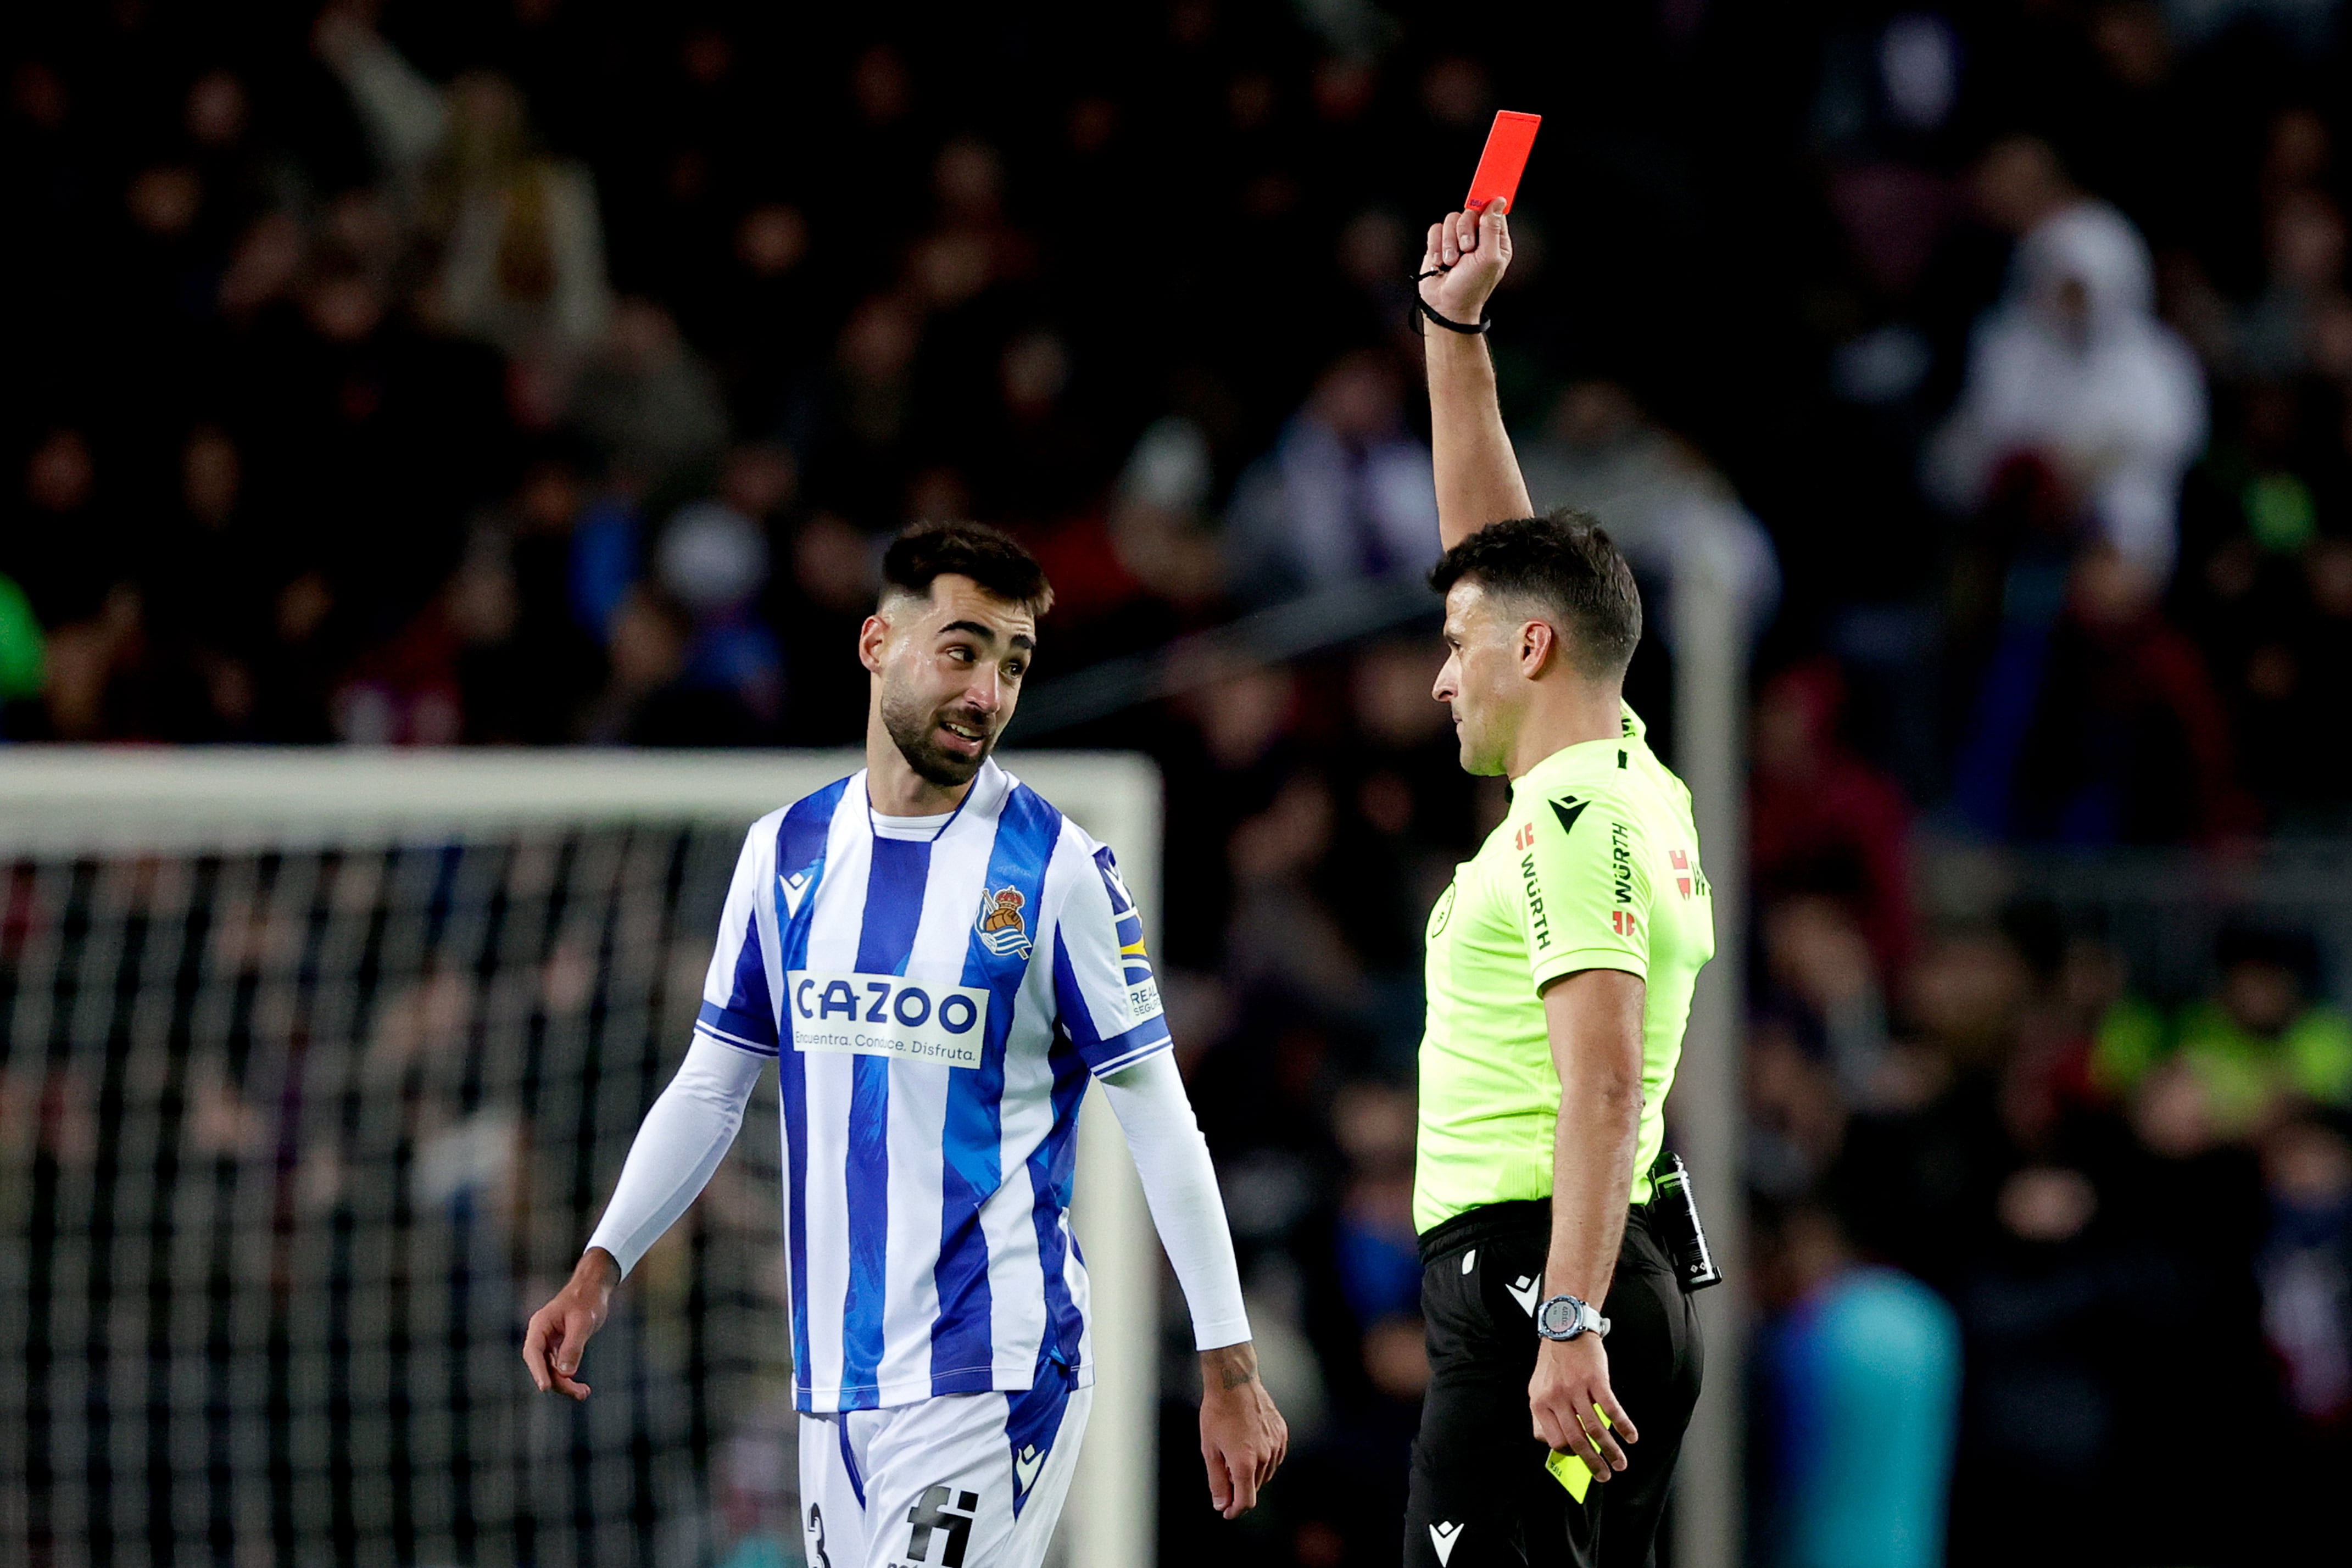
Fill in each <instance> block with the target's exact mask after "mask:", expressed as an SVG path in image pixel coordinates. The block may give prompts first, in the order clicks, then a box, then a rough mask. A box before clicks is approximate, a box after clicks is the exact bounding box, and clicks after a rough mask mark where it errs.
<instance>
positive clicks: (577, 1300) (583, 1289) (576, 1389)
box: [522, 1247, 621, 1399]
mask: <svg viewBox="0 0 2352 1568" xmlns="http://www.w3.org/2000/svg"><path fill="white" fill-rule="evenodd" d="M620 1282H621V1266H620V1264H619V1263H617V1262H615V1261H614V1259H613V1255H612V1254H611V1253H610V1252H607V1251H605V1250H604V1249H603V1248H602V1247H592V1248H590V1249H588V1250H587V1251H586V1252H585V1253H583V1254H582V1256H581V1259H580V1263H579V1266H578V1267H577V1268H575V1269H573V1270H572V1280H571V1282H570V1283H569V1284H567V1285H565V1286H564V1287H563V1289H562V1290H560V1291H556V1292H555V1299H554V1300H553V1301H550V1302H548V1303H547V1305H545V1306H543V1307H541V1308H540V1309H539V1311H537V1312H533V1313H531V1314H530V1329H529V1330H527V1331H526V1332H525V1333H524V1334H523V1336H522V1364H524V1365H525V1366H527V1367H529V1368H530V1380H531V1381H532V1382H533V1383H536V1384H537V1385H539V1391H540V1392H541V1394H546V1393H549V1392H553V1393H557V1394H564V1395H569V1396H571V1397H572V1398H574V1399H585V1398H587V1397H588V1385H586V1384H584V1383H582V1382H580V1381H578V1380H577V1379H575V1378H574V1377H573V1376H572V1374H573V1373H575V1372H577V1371H579V1370H580V1354H581V1353H582V1352H583V1351H584V1350H586V1349H587V1348H588V1341H589V1339H590V1338H591V1336H593V1334H594V1333H595V1332H596V1331H597V1330H598V1329H600V1328H603V1327H604V1320H605V1319H606V1318H607V1317H610V1316H611V1315H612V1312H613V1290H614V1286H616V1285H618V1284H619V1283H620Z"/></svg>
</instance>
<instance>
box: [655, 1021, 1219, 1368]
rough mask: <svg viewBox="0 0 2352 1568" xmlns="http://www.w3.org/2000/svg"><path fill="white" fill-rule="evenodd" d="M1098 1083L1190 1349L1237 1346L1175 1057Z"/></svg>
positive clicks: (1159, 1057) (1209, 1172)
mask: <svg viewBox="0 0 2352 1568" xmlns="http://www.w3.org/2000/svg"><path fill="white" fill-rule="evenodd" d="M1102 1086H1103V1093H1104V1095H1105V1097H1106V1098H1108V1100H1109V1101H1110V1108H1111V1110H1112V1111H1113V1112H1114V1113H1117V1115H1118V1124H1119V1126H1120V1128H1121V1129H1122V1130H1124V1131H1125V1132H1126V1134H1127V1146H1128V1149H1129V1152H1130V1153H1131V1154H1133V1155H1134V1156H1135V1169H1136V1174H1137V1175H1139V1176H1141V1177H1142V1178H1143V1197H1144V1200H1145V1201H1146V1202H1147V1203H1149V1204H1150V1206H1151V1223H1152V1225H1153V1226H1154V1227H1155V1228H1157V1229H1158V1230H1159V1232H1160V1245H1161V1246H1162V1247H1165V1248H1166V1249H1168V1261H1169V1262H1170V1263H1171V1264H1173V1265H1174V1266H1175V1270H1176V1281H1177V1283H1178V1284H1180V1285H1181V1286H1183V1287H1184V1303H1185V1305H1186V1306H1187V1307H1189V1308H1191V1309H1192V1343H1193V1346H1194V1348H1195V1349H1199V1350H1215V1349H1216V1348H1218V1347H1219V1346H1221V1345H1228V1344H1239V1343H1242V1342H1243V1341H1244V1340H1245V1339H1248V1338H1249V1337H1250V1326H1249V1312H1248V1311H1247V1310H1246V1309H1245V1308H1244V1306H1243V1305H1242V1278H1241V1270H1240V1269H1239V1268H1238V1267H1236V1266H1235V1264H1234V1238H1233V1232H1232V1231H1231V1230H1229V1229H1228V1228H1226V1226H1225V1204H1224V1198H1223V1196H1222V1195H1220V1194H1219V1192H1218V1191H1217V1171H1216V1167H1215V1166H1213V1165H1212V1164H1211V1163H1210V1161H1209V1144H1208V1140H1207V1139H1205V1138H1203V1137H1202V1136H1201V1124H1200V1123H1199V1122H1198V1121H1196V1120H1194V1118H1193V1115H1192V1100H1191V1098H1190V1097H1189V1096H1188V1095H1186V1093H1185V1092H1184V1079H1183V1075H1182V1074H1181V1073H1180V1072H1178V1071H1177V1070H1176V1059H1175V1057H1174V1056H1173V1055H1172V1054H1171V1053H1170V1052H1168V1051H1158V1052H1155V1053H1154V1054H1152V1055H1150V1056H1149V1057H1146V1058H1145V1059H1144V1060H1143V1061H1139V1062H1138V1063H1136V1064H1135V1065H1134V1066H1132V1067H1125V1068H1121V1069H1119V1070H1118V1071H1116V1072H1113V1073H1110V1074H1109V1075H1108V1076H1107V1077H1105V1078H1104V1079H1103V1080H1102ZM634 1157H635V1156H632V1158H634Z"/></svg>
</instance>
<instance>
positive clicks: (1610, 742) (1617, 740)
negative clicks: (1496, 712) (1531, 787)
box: [1511, 698, 1650, 798]
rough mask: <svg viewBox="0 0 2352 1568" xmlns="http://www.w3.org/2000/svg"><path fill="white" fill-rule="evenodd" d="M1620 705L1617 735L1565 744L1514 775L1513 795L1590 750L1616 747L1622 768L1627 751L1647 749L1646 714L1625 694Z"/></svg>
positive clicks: (1592, 752) (1595, 753)
mask: <svg viewBox="0 0 2352 1568" xmlns="http://www.w3.org/2000/svg"><path fill="white" fill-rule="evenodd" d="M1617 708H1618V712H1619V714H1620V715H1621V716H1622V730H1621V732H1620V733H1619V734H1618V735H1617V736H1616V737H1614V738H1612V737H1607V736H1604V737H1601V739H1599V740H1580V741H1578V742H1577V743H1576V744H1575V745H1573V746H1563V747H1560V748H1559V750H1558V751H1555V752H1553V753H1552V754H1551V755H1550V756H1549V757H1547V758H1544V759H1543V760H1542V761H1540V762H1538V763H1537V764H1536V765H1535V766H1534V767H1533V768H1528V770H1527V771H1526V772H1525V773H1522V774H1520V775H1519V776H1518V777H1517V779H1512V780H1511V794H1512V796H1513V797H1514V798H1516V797H1517V794H1518V792H1519V787H1520V786H1521V785H1523V784H1525V783H1527V782H1528V780H1530V779H1538V780H1540V779H1543V778H1548V777H1549V776H1550V775H1551V774H1553V773H1555V772H1557V771H1559V769H1560V768H1563V767H1566V766H1569V765H1570V761H1571V759H1573V758H1582V757H1584V756H1587V755H1588V754H1589V755H1592V756H1600V755H1601V754H1603V753H1607V752H1612V751H1613V752H1615V753H1616V754H1617V765H1618V766H1619V767H1620V768H1622V767H1623V766H1624V765H1625V753H1626V752H1627V751H1629V750H1631V749H1632V748H1633V747H1637V746H1638V747H1643V748H1644V749H1647V748H1648V747H1649V744H1650V741H1649V726H1647V725H1645V724H1643V722H1642V716H1641V715H1640V714H1637V713H1635V712H1634V711H1633V707H1632V706H1631V705H1629V704H1627V703H1626V702H1625V701H1624V700H1623V699H1622V698H1621V699H1619V701H1618V704H1617ZM1542 787H1543V786H1542V784H1541V783H1540V782H1538V784H1537V788H1538V789H1541V788H1542Z"/></svg>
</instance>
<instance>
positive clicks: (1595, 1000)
mask: <svg viewBox="0 0 2352 1568" xmlns="http://www.w3.org/2000/svg"><path fill="white" fill-rule="evenodd" d="M1500 206H1501V204H1499V203H1498V204H1496V208H1499V207H1500ZM1496 208H1490V209H1489V210H1488V211H1487V212H1486V214H1483V215H1481V214H1475V213H1472V214H1464V213H1454V214H1450V215H1449V216H1448V217H1447V218H1446V220H1445V221H1444V223H1442V224H1438V225H1433V226H1432V227H1431V229H1430V231H1429V254H1428V256H1426V257H1424V258H1423V263H1422V273H1423V277H1422V280H1421V282H1420V288H1421V298H1422V302H1423V308H1424V311H1423V313H1424V314H1425V315H1426V316H1428V318H1429V325H1428V329H1427V330H1426V331H1425V332H1424V334H1423V337H1424V339H1425V341H1426V345H1427V349H1426V353H1427V360H1428V367H1429V398H1430V413H1431V423H1432V427H1433V429H1432V445H1433V449H1434V455H1435V459H1436V474H1437V500H1438V518H1439V530H1440V533H1441V536H1442V538H1443V541H1444V545H1445V555H1444V559H1442V560H1441V561H1440V562H1439V563H1438V566H1437V569H1436V570H1435V571H1434V572H1433V574H1432V581H1433V584H1434V585H1435V586H1436V587H1437V589H1438V590H1439V591H1442V592H1443V593H1444V595H1445V643H1446V649H1447V654H1446V660H1445V667H1444V670H1442V671H1441V672H1440V673H1439V674H1438V677H1437V685H1436V691H1435V695H1436V696H1437V699H1438V700H1439V701H1441V702H1444V703H1445V704H1447V705H1448V706H1450V707H1451V708H1452V709H1453V711H1454V727H1455V729H1456V731H1457V732H1458V733H1459V736H1460V741H1461V748H1462V766H1463V767H1464V768H1465V769H1467V770H1468V771H1470V772H1472V773H1476V774H1502V775H1505V776H1507V778H1508V779H1510V780H1511V806H1510V810H1509V812H1508V813H1507V815H1506V816H1505V818H1504V819H1503V821H1502V823H1501V825H1500V826H1498V827H1496V829H1495V831H1494V832H1493V833H1492V834H1491V835H1489V836H1488V838H1487V840H1486V843H1485V844H1483V845H1482V846H1480V848H1479V850H1478V852H1477V854H1476V855H1475V857H1474V858H1473V859H1472V860H1471V861H1470V862H1468V863H1467V864H1465V865H1463V866H1462V867H1460V868H1459V869H1458V870H1457V871H1456V873H1454V884H1453V885H1452V886H1451V887H1449V888H1447V889H1446V890H1445V892H1444V894H1443V895H1442V896H1441V897H1440V898H1439V899H1438V901H1437V907H1436V908H1435V909H1433V910H1432V911H1431V912H1430V916H1429V947H1428V993H1429V996H1428V1009H1429V1011H1428V1021H1427V1026H1426V1030H1425V1033H1424V1035H1423V1040H1422V1046H1421V1129H1420V1137H1419V1148H1418V1164H1417V1166H1416V1170H1415V1175H1414V1190H1413V1224H1414V1227H1415V1228H1416V1229H1418V1230H1419V1231H1420V1233H1421V1256H1422V1269H1423V1273H1422V1310H1423V1315H1424V1316H1425V1318H1426V1319H1427V1322H1428V1325H1429V1327H1428V1332H1429V1360H1430V1385H1429V1393H1428V1397H1427V1399H1426V1401H1425V1403H1424V1404H1423V1407H1422V1421H1421V1435H1420V1437H1419V1438H1418V1439H1417V1440H1416V1441H1415V1443H1414V1444H1413V1452H1412V1486H1411V1492H1410V1497H1409V1500H1408V1502H1407V1504H1406V1511H1405V1550H1404V1561H1405V1563H1407V1564H1408V1568H1431V1565H1434V1568H1485V1565H1486V1564H1490V1563H1509V1564H1514V1565H1518V1564H1553V1563H1576V1564H1580V1565H1589V1564H1605V1565H1609V1568H1620V1565H1622V1568H1646V1565H1648V1564H1650V1563H1654V1560H1655V1548H1656V1538H1657V1529H1658V1521H1659V1518H1660V1516H1661V1514H1662V1513H1663V1512H1664V1507H1665V1500H1666V1492H1667V1486H1668V1483H1669V1481H1670V1480H1671V1479H1672V1477H1673V1472H1674V1466H1675V1455H1676V1453H1677V1451H1678V1450H1679V1449H1680V1448H1681V1445H1682V1435H1683V1429H1684V1427H1685V1426H1686V1425H1687V1424H1688V1422H1689V1419H1690V1414H1691V1408H1692V1406H1693V1405H1694V1404H1695V1403H1696V1401H1697V1398H1698V1388H1699V1363H1700V1352H1699V1338H1698V1320H1697V1318H1696V1314H1695V1313H1694V1312H1693V1311H1692V1307H1691V1302H1690V1300H1689V1298H1688V1297H1687V1296H1685V1294H1683V1292H1682V1291H1681V1289H1680V1288H1679V1285H1678V1283H1677V1279H1676V1275H1675V1268H1674V1264H1673V1262H1672V1260H1671V1259H1670V1256H1669V1253H1668V1250H1667V1247H1666V1244H1665V1242H1664V1239H1663V1238H1662V1236H1661V1233H1660V1230H1661V1227H1660V1224H1659V1222H1658V1219H1657V1218H1656V1217H1654V1215H1653V1214H1652V1212H1651V1209H1650V1207H1649V1200H1650V1197H1651V1181H1650V1174H1649V1173H1650V1170H1651V1166H1652V1162H1653V1161H1654V1160H1656V1159H1657V1158H1658V1156H1659V1154H1660V1152H1661V1145H1662V1142H1663V1139H1664V1103H1665V1098H1666V1091H1667V1090H1668V1089H1669V1088H1670V1087H1672V1085H1673V1083H1674V1076H1675V1061H1676V1060H1677V1059H1678V1058H1679V1057H1680V1055H1681V1054H1682V1040H1683V1026H1684V1024H1685V1021H1686V1020H1687V1019H1688V1018H1689V1015H1690V1001H1691V988H1692V986H1693V984H1694V982H1695V981H1696V978H1697V977H1698V971H1699V969H1700V967H1701V966H1703V965H1704V964H1706V961H1707V959H1708V958H1709V957H1711V956H1713V955H1714V952H1715V934H1714V922H1713V906H1712V902H1711V900H1710V898H1709V896H1708V889H1707V883H1706V877H1705V876H1704V875H1703V874H1702V873H1700V871H1699V860H1698V833H1697V830H1696V828H1695V826H1694V825H1693V823H1692V821H1691V807H1690V791H1689V790H1688V789H1685V788H1684V786H1683V783H1682V781H1681V780H1680V779H1676V778H1675V776H1674V775H1673V774H1672V773H1670V772H1668V771H1667V770H1666V768H1664V766H1663V765H1662V764H1661V763H1660V762H1659V761H1658V759H1657V758H1656V757H1655V756H1654V755H1653V754H1652V752H1651V750H1650V747H1649V746H1648V744H1647V742H1646V741H1645V740H1644V738H1643V727H1642V723H1641V720H1640V719H1639V718H1637V717H1635V716H1634V715H1633V710H1632V709H1631V708H1628V707H1626V706H1624V701H1623V697H1622V686H1623V680H1624V674H1625V666H1626V664H1627V662H1628V661H1629V660H1630V659H1631V658H1632V657H1633V645H1634V643H1637V642H1638V641H1639V640H1640V638H1641V633H1642V601H1641V596H1640V594H1639V592H1638V591H1636V590H1635V588H1634V585H1633V571H1632V570H1631V569H1630V568H1629V567H1628V566H1627V565H1626V564H1625V559H1624V557H1623V556H1622V555H1620V554H1619V553H1618V551H1617V549H1616V547H1615V546H1614V545H1612V543H1611V542H1610V539H1609V536H1608V535H1607V534H1606V533H1604V532H1602V531H1601V529H1600V528H1597V527H1595V526H1594V525H1593V524H1592V523H1591V520H1590V519H1588V518H1583V517H1579V516H1577V515H1575V514H1566V515H1563V516H1561V517H1555V518H1540V517H1531V516H1529V515H1528V514H1529V513H1530V512H1531V511H1532V510H1533V509H1534V508H1533V507H1532V504H1531V503H1530V502H1529V501H1528V492H1527V486H1526V484H1525V482H1524V481H1523V480H1522V479H1521V477H1520V476H1519V468H1518V462H1517V458H1516V457H1515V456H1514V455H1513V454H1512V451H1511V444H1510V438H1509V436H1508V435H1507V434H1506V433H1505V431H1504V429H1503V422H1502V416H1501V413H1500V412H1499V411H1498V409H1497V407H1496V400H1495V374H1494V367H1493V365H1492V362H1491V361H1489V360H1488V358H1487V356H1486V344H1485V343H1484V342H1483V341H1482V340H1481V332H1482V330H1483V324H1484V320H1485V310H1486V298H1487V296H1488V295H1489V294H1491V293H1492V292H1493V290H1494V287H1495V285H1496V283H1497V282H1498V281H1500V279H1501V277H1502V275H1503V272H1504V270H1505V268H1506V267H1508V266H1509V264H1510V255H1511V246H1510V230H1509V227H1508V225H1507V223H1506V221H1505V219H1504V216H1503V214H1502V213H1501V212H1500V211H1499V210H1496ZM1596 1410H1597V1411H1598V1412H1599V1413H1601V1414H1605V1416H1606V1417H1607V1419H1606V1422H1605V1423H1604V1421H1603V1420H1602V1419H1601V1414H1596ZM1547 1450H1550V1451H1551V1452H1556V1453H1562V1454H1570V1455H1575V1456H1578V1457H1579V1458H1581V1459H1582V1460H1583V1461H1584V1462H1585V1463H1586V1465H1587V1466H1589V1467H1590V1469H1591V1474H1592V1480H1593V1481H1594V1482H1597V1483H1599V1484H1586V1485H1584V1486H1582V1488H1581V1489H1580V1490H1582V1493H1583V1495H1582V1498H1581V1500H1578V1499H1577V1498H1576V1497H1575V1496H1574V1495H1572V1493H1571V1491H1570V1489H1569V1487H1568V1486H1567V1485H1566V1484H1565V1483H1564V1481H1563V1480H1562V1479H1557V1478H1556V1477H1555V1475H1554V1474H1553V1473H1552V1472H1551V1471H1550V1470H1549V1469H1547V1464H1546V1461H1547V1459H1548V1458H1549V1457H1550V1454H1549V1453H1548V1452H1547ZM1567 1468H1568V1469H1570V1470H1573V1469H1574V1467H1572V1466H1570V1467H1567ZM1578 1479H1581V1478H1578Z"/></svg>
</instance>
